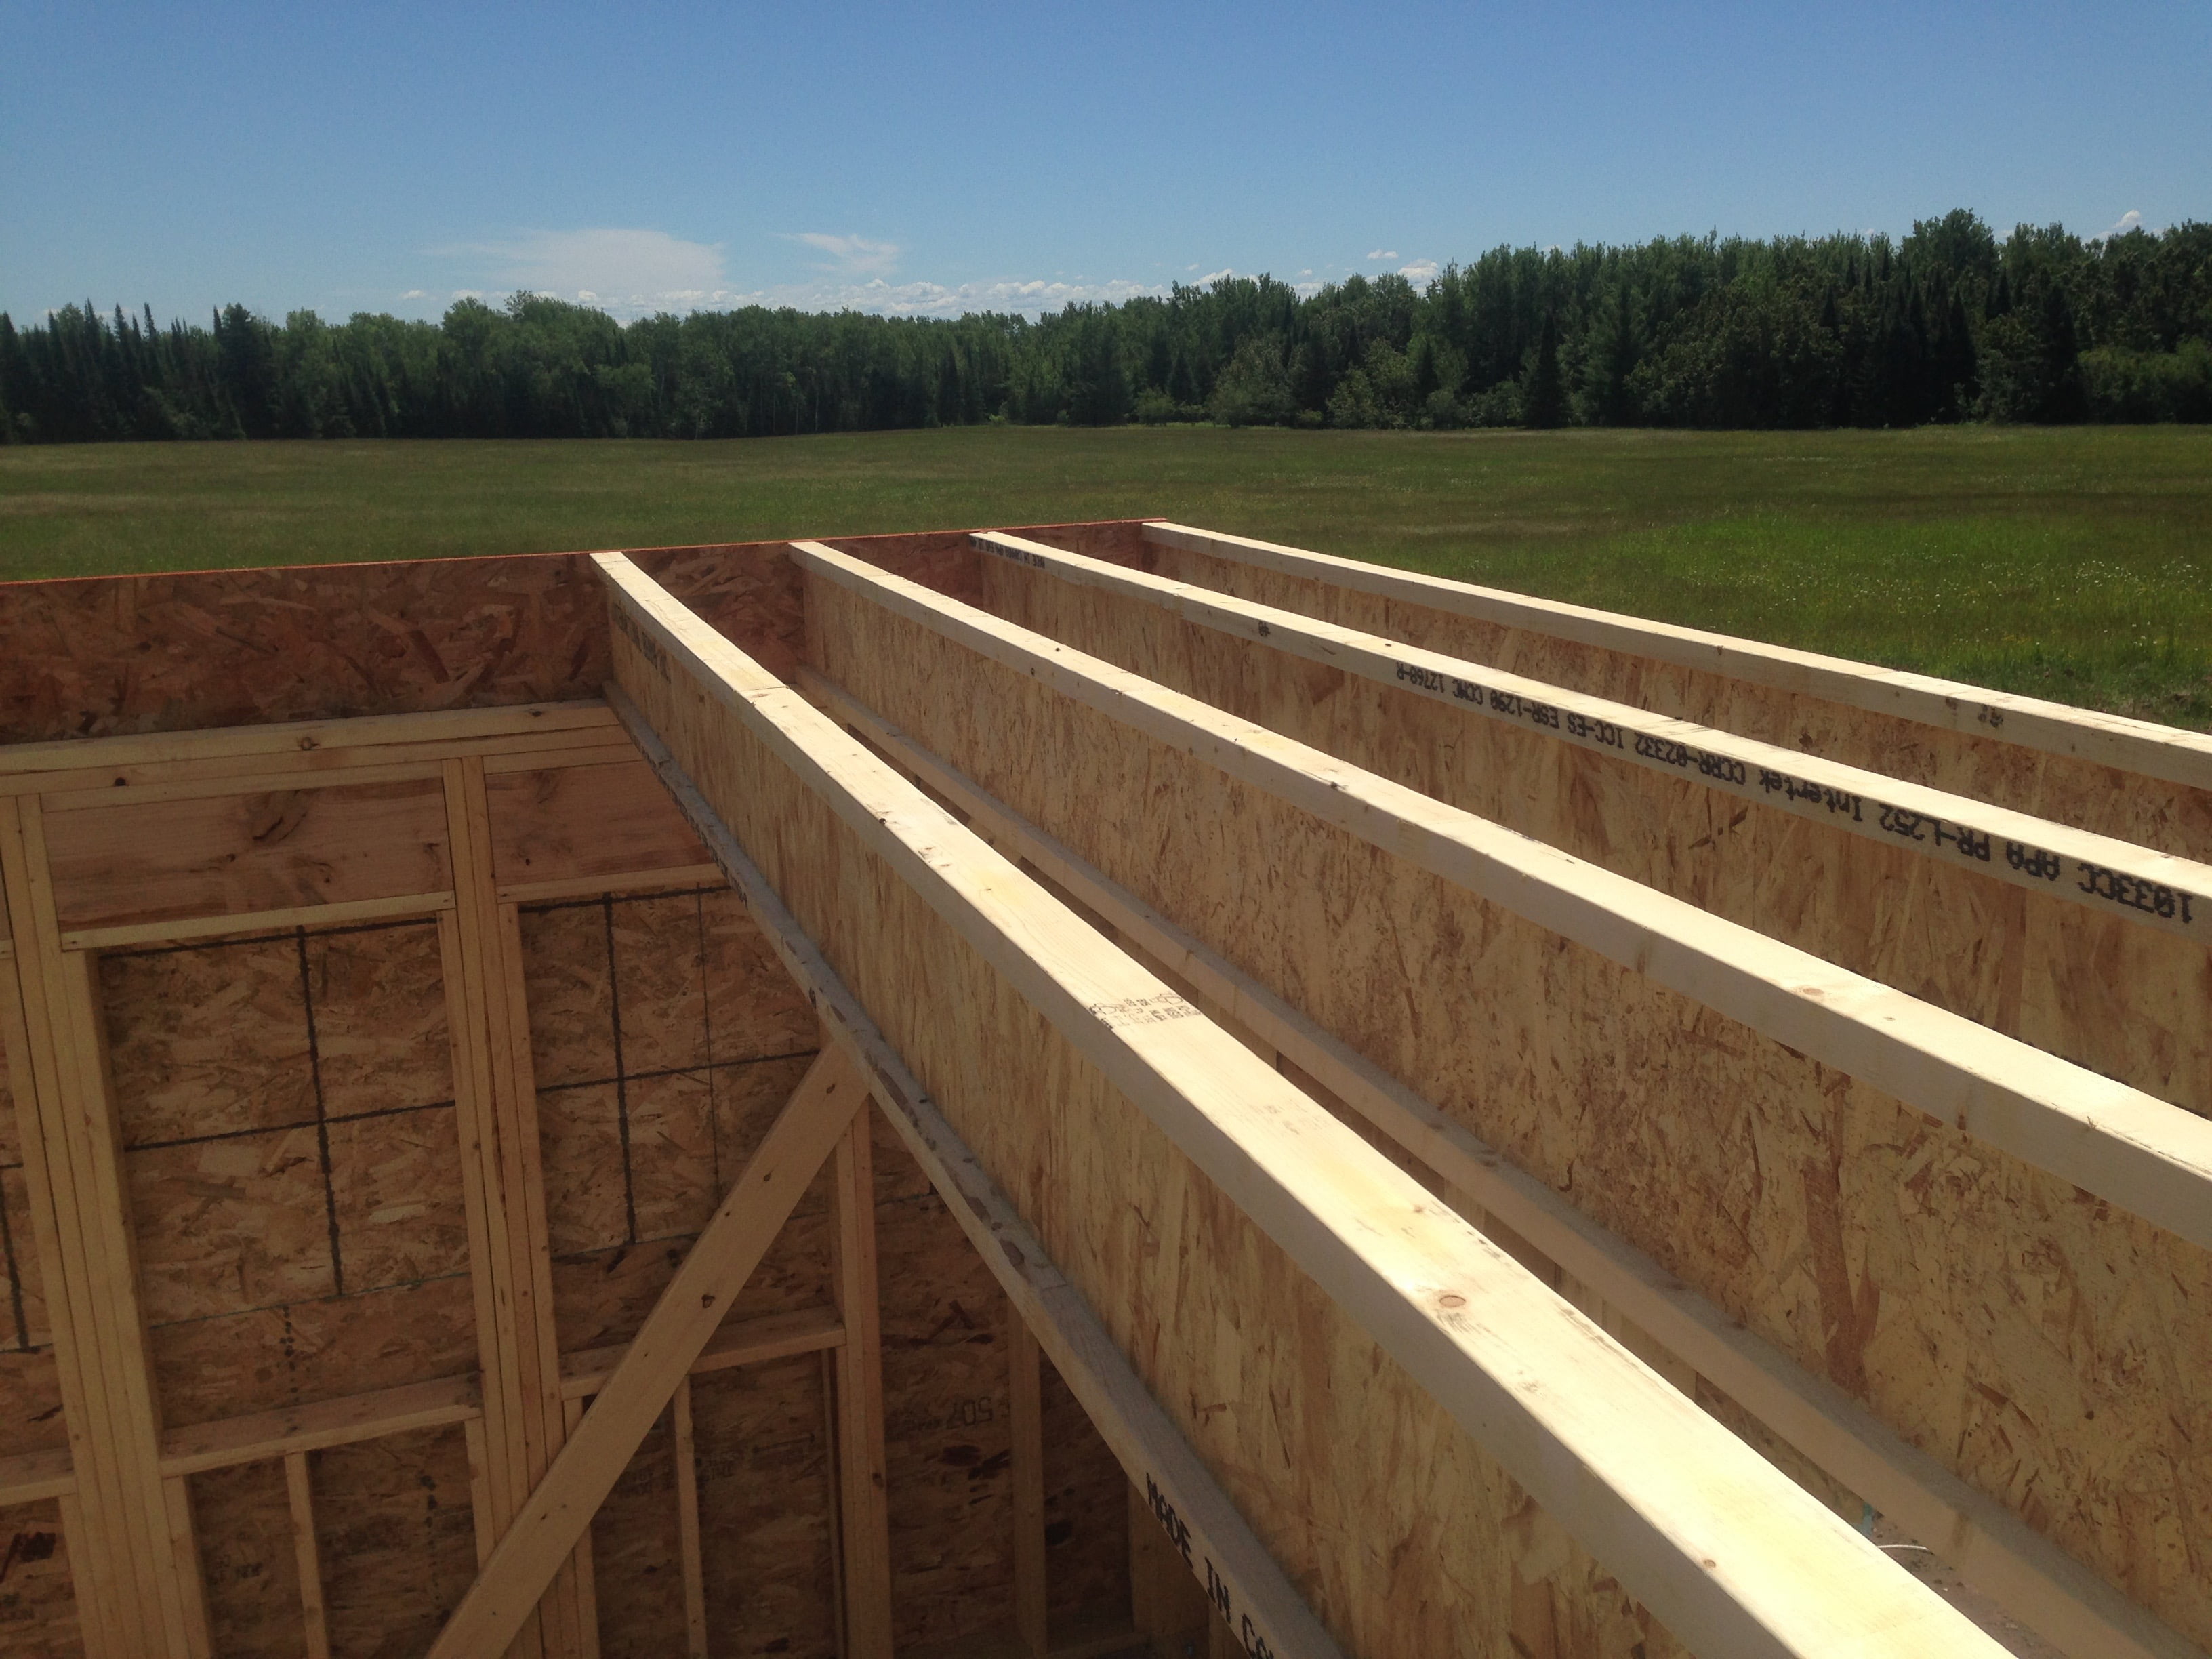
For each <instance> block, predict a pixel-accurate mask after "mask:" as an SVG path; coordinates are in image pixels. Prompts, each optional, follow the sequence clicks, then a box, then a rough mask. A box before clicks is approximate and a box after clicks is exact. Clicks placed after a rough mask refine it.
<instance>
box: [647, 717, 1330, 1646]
mask: <svg viewBox="0 0 2212 1659" xmlns="http://www.w3.org/2000/svg"><path fill="white" fill-rule="evenodd" d="M608 701H609V702H611V704H613V705H614V707H615V708H616V709H617V713H618V714H620V715H621V717H622V719H623V723H624V724H625V726H627V727H628V728H629V732H630V734H631V736H632V737H634V738H635V739H636V740H637V743H638V746H639V747H640V748H641V750H644V751H645V753H646V754H647V757H648V758H649V759H651V761H652V762H653V768H654V769H655V771H656V772H657V773H658V774H659V776H660V779H661V781H662V782H663V783H664V784H665V786H666V787H667V788H668V790H669V793H671V795H672V796H674V798H675V799H676V800H677V802H678V805H680V806H681V807H682V808H683V810H684V814H685V816H686V817H689V818H690V820H691V823H692V824H693V826H694V827H695V828H696V829H697V830H698V832H699V836H700V838H701V839H702V841H704V842H706V843H707V845H708V848H710V849H711V850H712V851H713V852H714V858H715V861H716V863H717V864H718V865H719V866H720V867H721V869H722V871H723V872H724V873H725V874H726V876H727V877H728V878H729V881H730V884H731V885H732V887H734V888H735V889H736V890H738V892H739V893H740V894H741V895H743V896H744V901H745V903H746V906H747V908H749V909H750V910H751V912H752V914H753V916H754V918H755V920H756V921H757V922H758V923H759V925H760V927H761V930H762V932H763V933H764V934H765V935H766V936H767V938H768V939H769V943H770V944H771V945H773V947H774V948H775V952H776V955H777V957H778V958H779V959H780V960H781V962H782V963H783V965H784V967H785V969H787V971H788V972H789V973H790V974H791V975H792V977H793V979H794V980H796V981H798V982H799V984H800V985H801V986H802V987H805V992H806V995H807V999H808V1000H809V1001H810V1002H811V1004H812V1005H813V1006H814V1008H815V1011H816V1012H817V1013H818V1014H819V1015H820V1016H821V1018H822V1020H823V1030H824V1031H825V1033H826V1034H827V1035H828V1036H829V1038H830V1039H831V1040H832V1041H833V1042H836V1044H837V1045H838V1046H839V1047H840V1048H842V1049H844V1051H845V1052H846V1053H847V1054H848V1055H849V1056H850V1057H851V1058H852V1060H853V1062H854V1065H856V1066H860V1068H861V1070H862V1071H863V1072H864V1073H866V1075H867V1077H868V1079H869V1080H870V1086H871V1088H872V1090H873V1091H874V1094H875V1098H876V1103H877V1104H878V1106H880V1107H881V1108H882V1109H883V1110H884V1115H885V1117H886V1119H887V1120H888V1121H889V1122H890V1124H891V1127H893V1128H894V1129H895V1130H896V1132H897V1133H898V1135H899V1138H900V1139H902V1141H903V1142H904V1143H905V1145H906V1148H907V1150H908V1152H910V1153H911V1154H912V1155H913V1157H914V1158H915V1162H916V1163H917V1164H920V1165H921V1169H922V1170H923V1171H924V1173H925V1174H927V1176H928V1178H929V1181H930V1184H931V1185H932V1186H933V1188H935V1189H936V1191H937V1193H938V1194H939V1196H940V1197H941V1198H942V1199H943V1200H944V1201H945V1205H946V1206H947V1207H948V1208H949V1209H950V1211H951V1214H952V1217H953V1218H954V1219H955V1220H956V1221H957V1223H958V1224H959V1225H960V1227H961V1230H962V1231H963V1232H965V1233H966V1234H967V1236H968V1239H969V1243H971V1244H972V1245H973V1246H974V1247H975V1252H976V1255H978V1256H979V1257H980V1258H981V1261H982V1262H983V1264H984V1265H985V1266H986V1267H988V1268H989V1269H990V1271H991V1273H992V1275H993V1276H994V1278H996V1279H997V1280H998V1281H999V1285H1000V1289H1001V1290H1003V1291H1005V1292H1006V1297H1007V1298H1008V1300H1009V1301H1010V1302H1011V1303H1012V1305H1013V1310H1014V1312H1015V1313H1016V1314H1017V1315H1018V1316H1019V1318H1020V1319H1021V1321H1022V1322H1023V1323H1024V1325H1026V1326H1027V1327H1028V1328H1029V1330H1030V1334H1031V1335H1032V1336H1033V1337H1034V1338H1035V1339H1036V1342H1037V1345H1038V1347H1039V1349H1040V1351H1041V1352H1042V1353H1043V1354H1044V1355H1045V1356H1046V1357H1047V1358H1049V1359H1050V1360H1051V1362H1052V1364H1053V1366H1054V1370H1057V1371H1058V1372H1059V1374H1060V1377H1061V1379H1062V1380H1063V1381H1064V1382H1065V1383H1066V1384H1067V1385H1068V1388H1069V1389H1070V1391H1071V1392H1072V1393H1073V1394H1074V1395H1075V1397H1076V1399H1077V1400H1078V1401H1079V1403H1080V1404H1081V1405H1082V1407H1083V1408H1084V1410H1085V1413H1088V1414H1089V1417H1090V1419H1091V1423H1092V1424H1093V1425H1094V1426H1095V1427H1096V1428H1097V1430H1098V1431H1099V1432H1100V1433H1101V1434H1102V1435H1103V1437H1104V1438H1105V1441H1106V1443H1107V1444H1108V1446H1109V1448H1110V1449H1112V1450H1113V1452H1114V1454H1115V1456H1116V1457H1117V1458H1118V1459H1119V1460H1120V1462H1121V1466H1122V1468H1123V1469H1124V1470H1125V1471H1126V1472H1127V1475H1128V1477H1129V1479H1130V1480H1131V1482H1132V1483H1134V1484H1138V1485H1140V1486H1142V1487H1143V1489H1144V1490H1145V1491H1146V1492H1147V1493H1148V1494H1149V1499H1148V1503H1149V1505H1150V1507H1148V1508H1147V1510H1146V1514H1147V1516H1149V1518H1150V1519H1151V1520H1152V1522H1154V1523H1155V1524H1158V1525H1159V1526H1161V1527H1162V1528H1163V1529H1164V1530H1165V1531H1167V1532H1169V1533H1170V1534H1171V1535H1172V1536H1173V1537H1174V1539H1175V1540H1176V1542H1175V1544H1174V1545H1173V1546H1172V1547H1173V1548H1175V1549H1176V1550H1177V1551H1178V1552H1179V1556H1180V1559H1181V1561H1182V1565H1183V1566H1184V1567H1185V1568H1186V1569H1188V1570H1189V1571H1192V1572H1193V1573H1194V1574H1196V1575H1197V1576H1198V1577H1200V1579H1201V1580H1202V1581H1203V1582H1205V1583H1207V1584H1208V1585H1209V1586H1210V1587H1211V1588H1212V1589H1213V1590H1214V1591H1215V1592H1216V1593H1217V1594H1218V1595H1219V1596H1221V1597H1224V1598H1226V1601H1227V1602H1228V1604H1229V1606H1231V1607H1234V1608H1235V1609H1236V1610H1237V1620H1249V1621H1250V1626H1249V1638H1250V1640H1249V1641H1248V1642H1247V1643H1246V1646H1247V1648H1248V1650H1256V1649H1253V1648H1252V1644H1253V1643H1265V1644H1267V1649H1268V1650H1269V1651H1271V1652H1273V1653H1276V1654H1279V1655H1280V1656H1282V1659H1291V1656H1294V1655H1295V1656H1310V1659H1340V1650H1339V1649H1338V1647H1337V1645H1336V1644H1335V1643H1334V1641H1332V1640H1331V1639H1330V1638H1329V1637H1328V1633H1327V1632H1325V1631H1324V1630H1323V1629H1322V1627H1321V1626H1320V1624H1319V1623H1318V1622H1317V1621H1316V1620H1315V1618H1314V1616H1313V1614H1312V1613H1311V1612H1310V1610H1309V1609H1308V1608H1307V1607H1305V1605H1304V1602H1303V1601H1301V1600H1300V1599H1299V1597H1298V1596H1297V1594H1296V1593H1295V1592H1294V1591H1293V1590H1292V1589H1291V1586H1290V1584H1289V1583H1288V1582H1287V1581H1286V1580H1285V1577H1284V1576H1283V1573H1282V1571H1281V1569H1280V1568H1279V1566H1278V1565H1276V1563H1275V1562H1274V1560H1273V1559H1272V1558H1271V1557H1270V1556H1269V1555H1268V1553H1267V1551H1266V1549H1265V1548H1264V1547H1262V1546H1261V1544H1260V1542H1259V1541H1258V1540H1257V1539H1256V1538H1255V1536H1254V1535H1253V1533H1252V1530H1251V1528H1250V1527H1249V1525H1247V1524H1246V1522H1245V1521H1244V1520H1243V1516H1240V1515H1239V1514H1238V1513H1237V1510H1236V1509H1235V1507H1234V1506H1233V1505H1232V1504H1231V1503H1230V1501H1229V1499H1228V1498H1227V1497H1226V1495H1225V1493H1224V1492H1222V1490H1221V1487H1220V1485H1219V1483H1218V1481H1216V1480H1214V1478H1213V1476H1212V1474H1210V1473H1209V1472H1208V1470H1207V1469H1206V1466H1205V1465H1204V1464H1203V1463H1202V1462H1200V1460H1199V1458H1198V1456H1197V1455H1196V1454H1195V1453H1194V1451H1193V1449H1192V1448H1191V1446H1190V1445H1189V1443H1188V1441H1187V1440H1186V1439H1185V1438H1184V1437H1183V1436H1182V1433H1181V1432H1180V1431H1179V1430H1178V1429H1177V1428H1176V1425H1174V1424H1173V1423H1172V1422H1171V1421H1170V1419H1169V1417H1168V1415H1167V1413H1165V1412H1164V1410H1162V1408H1161V1407H1160V1405H1159V1403H1158V1401H1156V1400H1155V1399H1154V1398H1153V1397H1152V1395H1151V1394H1150V1393H1149V1392H1148V1391H1147V1390H1146V1387H1145V1385H1144V1384H1143V1383H1142V1382H1140V1381H1139V1378H1138V1376H1136V1373H1135V1372H1134V1370H1133V1369H1132V1367H1131V1365H1130V1364H1129V1361H1128V1359H1127V1356H1125V1355H1124V1354H1123V1353H1122V1352H1121V1349H1120V1348H1118V1347H1117V1346H1115V1342H1114V1340H1113V1338H1112V1337H1111V1336H1109V1334H1107V1332H1106V1330H1105V1328H1104V1327H1103V1325H1101V1324H1100V1322H1099V1321H1098V1317H1097V1314H1096V1313H1095V1312H1094V1311H1093V1310H1091V1308H1090V1306H1089V1305H1088V1304H1085V1301H1084V1299H1083V1297H1081V1296H1080V1295H1079V1294H1078V1293H1077V1292H1076V1291H1075V1290H1074V1288H1073V1286H1072V1285H1070V1284H1069V1283H1068V1281H1067V1279H1066V1277H1065V1276H1064V1275H1062V1274H1061V1273H1060V1271H1059V1269H1058V1268H1056V1267H1054V1265H1053V1263H1052V1261H1051V1259H1050V1258H1049V1257H1048V1255H1046V1254H1045V1250H1044V1247H1043V1246H1042V1244H1041V1243H1039V1242H1038V1240H1037V1238H1036V1234H1035V1233H1034V1232H1033V1231H1031V1230H1030V1227H1029V1226H1028V1225H1026V1224H1025V1223H1024V1221H1023V1220H1022V1218H1020V1216H1019V1215H1018V1214H1017V1213H1016V1212H1015V1210H1014V1207H1013V1206H1012V1203H1011V1202H1010V1201H1009V1200H1008V1199H1007V1197H1006V1194H1005V1193H1004V1192H1002V1191H1001V1190H1000V1188H999V1186H998V1184H997V1183H996V1182H994V1180H993V1179H992V1178H991V1176H989V1175H988V1173H987V1172H986V1171H985V1170H984V1169H983V1167H982V1165H981V1163H980V1162H979V1161H978V1160H977V1158H975V1154H974V1153H973V1152H970V1151H969V1149H968V1148H967V1147H966V1146H964V1145H963V1143H962V1141H961V1139H960V1137H959V1135H958V1134H957V1133H956V1132H955V1131H954V1129H953V1127H952V1126H951V1124H950V1123H949V1122H947V1121H945V1117H944V1115H943V1114H942V1113H941V1112H940V1111H939V1109H938V1108H937V1105H936V1103H934V1102H933V1100H932V1099H931V1098H930V1096H929V1092H928V1091H927V1090H926V1089H925V1088H924V1087H923V1086H922V1085H921V1081H920V1080H919V1079H916V1078H915V1075H914V1073H912V1072H911V1071H910V1070H909V1069H908V1066H907V1064H906V1062H905V1061H904V1060H902V1059H901V1058H900V1057H899V1055H898V1054H897V1052H896V1050H895V1049H893V1048H892V1047H891V1045H890V1042H888V1040H887V1039H886V1038H885V1037H884V1034H883V1032H882V1031H881V1030H879V1029H878V1027H877V1025H876V1024H875V1022H874V1021H873V1020H872V1018H870V1017H869V1015H868V1013H867V1012H866V1009H864V1008H863V1007H862V1006H860V1002H859V1001H858V1000H857V999H856V998H855V997H854V994H853V993H852V991H851V990H850V989H849V988H848V987H847V986H846V985H845V983H844V982H843V981H842V979H841V978H840V977H839V976H838V975H837V973H836V969H833V968H832V967H831V966H830V965H829V963H828V961H827V960H826V959H825V958H824V957H823V955H822V953H821V950H820V948H819V947H818V946H817V945H816V944H815V943H814V941H813V940H812V939H809V938H808V937H807V935H806V933H805V930H804V929H802V928H801V927H799V922H798V921H797V919H796V918H794V917H793V915H792V914H791V912H790V911H789V909H788V908H787V907H786V906H785V905H784V903H783V902H782V900H781V898H779V897H778V896H777V895H776V892H775V889H774V888H773V887H772V886H771V885H770V884H769V881H768V879H767V878H766V877H765V876H764V875H763V873H762V872H761V871H760V869H759V867H758V866H756V865H755V864H754V863H753V861H752V860H751V859H750V857H749V856H748V855H747V854H746V853H745V851H744V848H743V847H741V846H740V845H739V844H738V841H737V839H736V837H735V836H733V835H732V833H731V832H730V829H729V828H728V826H727V825H726V824H725V823H723V822H722V821H721V818H720V815H719V814H718V812H717V811H716V809H715V807H714V805H713V804H712V803H711V802H709V801H708V799H707V798H706V797H705V796H704V795H703V794H702V793H700V791H699V788H698V787H697V786H696V784H695V783H694V782H693V781H691V779H690V775H689V774H688V773H686V772H685V771H684V769H683V768H682V767H681V766H680V765H679V764H678V762H677V760H676V757H674V755H673V754H671V752H670V751H669V750H668V749H667V747H666V745H665V744H663V743H662V742H661V740H660V738H659V736H658V735H657V734H656V733H655V732H653V728H652V727H651V726H648V725H647V724H646V721H645V718H644V716H643V714H641V713H640V712H639V710H638V709H637V708H636V707H635V705H634V704H632V703H631V702H630V701H629V698H627V697H626V696H623V694H622V692H621V690H619V689H618V688H610V689H609V691H608ZM1170 1522H1171V1524H1170ZM1234 1622H1235V1621H1232V1624H1233V1623H1234Z"/></svg>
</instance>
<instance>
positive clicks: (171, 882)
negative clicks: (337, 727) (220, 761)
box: [0, 754, 453, 927]
mask: <svg viewBox="0 0 2212 1659" xmlns="http://www.w3.org/2000/svg"><path fill="white" fill-rule="evenodd" d="M4 759H5V757H4V754H0V762H4ZM48 834H49V836H50V842H51V846H52V852H51V854H50V862H51V865H52V871H53V878H54V905H55V908H56V909H57V910H58V912H59V913H60V918H61V925H62V926H63V927H97V926H100V925H102V924H105V923H115V922H125V921H162V920H166V919H168V918H171V917H176V916H219V915H227V914H231V913H234V912H240V911H252V910H282V909H289V908H292V907H294V906H297V905H305V904H337V903H343V902H349V901H352V900H356V899H373V898H389V897H394V896H401V895H405V894H411V893H435V892H441V891H443V890H446V889H447V888H448V887H451V886H452V885H453V878H452V875H451V873H450V861H449V860H448V858H447V848H446V808H445V799H444V795H443V793H442V792H441V789H440V787H439V784H438V781H437V780H436V779H435V778H429V779H424V780H422V781H416V782H410V783H386V784H368V785H356V786H353V787H336V788H330V789H296V790H282V791H278V792H276V793H254V794H244V795H226V796H221V797H217V798H214V799H205V800H176V801H171V800H164V801H147V802H143V803H142V804H139V805H121V806H100V807H93V808H89V809H87V810H84V811H77V812H75V813H71V814H68V815H66V816H64V817H60V818H59V820H58V823H57V824H56V826H55V828H54V829H52V830H50V831H49V832H48Z"/></svg>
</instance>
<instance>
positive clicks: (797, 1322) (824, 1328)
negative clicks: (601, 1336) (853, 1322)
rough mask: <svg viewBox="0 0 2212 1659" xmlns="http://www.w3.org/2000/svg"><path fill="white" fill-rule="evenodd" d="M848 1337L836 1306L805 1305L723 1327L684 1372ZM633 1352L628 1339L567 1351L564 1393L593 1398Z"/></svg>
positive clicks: (815, 1349) (761, 1359) (821, 1349)
mask: <svg viewBox="0 0 2212 1659" xmlns="http://www.w3.org/2000/svg"><path fill="white" fill-rule="evenodd" d="M845 1342H846V1329H845V1323H844V1320H843V1318H842V1316H840V1315H839V1314H838V1312H837V1310H836V1308H834V1307H829V1308H801V1309H799V1310H797V1311H795V1312H793V1313H782V1314H763V1315H762V1316H759V1317H758V1318H756V1319H738V1320H732V1321H731V1322H728V1323H726V1324H725V1325H723V1326H722V1327H721V1328H720V1329H718V1330H717V1331H716V1332H715V1333H714V1335H713V1336H711V1337H709V1338H708V1340H707V1346H705V1347H703V1348H702V1349H700V1350H699V1357H698V1358H696V1359H695V1360H693V1361H692V1362H691V1369H690V1371H688V1372H686V1373H685V1375H687V1376H707V1375H708V1373H709V1372H713V1371H726V1370H731V1369H732V1367H734V1366H738V1365H758V1364H763V1363H765V1362H766V1361H768V1360H770V1359H787V1358H790V1357H791V1356H792V1355H793V1354H801V1353H828V1352H830V1351H831V1350H832V1349H836V1348H842V1346H845ZM628 1352H629V1343H627V1342H617V1343H613V1344H611V1345H610V1346H606V1347H604V1348H586V1349H584V1350H582V1351H581V1352H577V1353H571V1354H563V1355H562V1367H563V1370H562V1377H561V1397H562V1399H563V1400H565V1401H571V1402H574V1401H586V1400H589V1399H590V1398H591V1397H592V1395H595V1394H597V1393H598V1392H599V1390H600V1389H604V1388H605V1387H606V1385H607V1379H608V1378H609V1377H611V1376H613V1375H614V1374H615V1368H616V1367H617V1366H618V1365H620V1364H622V1362H623V1355H624V1354H626V1353H628Z"/></svg>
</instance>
